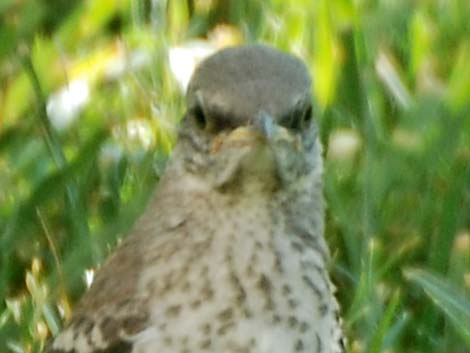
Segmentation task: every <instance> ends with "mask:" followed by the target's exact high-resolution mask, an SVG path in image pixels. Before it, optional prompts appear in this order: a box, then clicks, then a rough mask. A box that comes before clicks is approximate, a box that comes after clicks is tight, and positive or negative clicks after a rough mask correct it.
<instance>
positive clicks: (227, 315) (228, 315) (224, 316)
mask: <svg viewBox="0 0 470 353" xmlns="http://www.w3.org/2000/svg"><path fill="white" fill-rule="evenodd" d="M232 317H233V309H232V308H227V309H225V310H223V311H221V312H220V313H219V314H218V315H217V318H218V319H219V320H222V321H227V320H230V319H232Z"/></svg>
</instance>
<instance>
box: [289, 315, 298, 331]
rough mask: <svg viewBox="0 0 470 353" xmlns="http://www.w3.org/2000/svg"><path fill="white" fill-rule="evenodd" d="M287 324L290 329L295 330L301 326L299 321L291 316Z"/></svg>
mask: <svg viewBox="0 0 470 353" xmlns="http://www.w3.org/2000/svg"><path fill="white" fill-rule="evenodd" d="M287 324H288V325H289V327H290V328H294V327H296V326H297V325H298V324H299V320H297V318H296V317H295V316H289V318H288V319H287Z"/></svg>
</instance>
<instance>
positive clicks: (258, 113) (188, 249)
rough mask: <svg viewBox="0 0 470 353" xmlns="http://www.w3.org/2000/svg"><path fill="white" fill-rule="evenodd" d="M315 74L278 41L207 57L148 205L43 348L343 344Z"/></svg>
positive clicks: (267, 348) (153, 351) (217, 352)
mask: <svg viewBox="0 0 470 353" xmlns="http://www.w3.org/2000/svg"><path fill="white" fill-rule="evenodd" d="M312 82H313V80H312V78H311V76H310V73H309V71H308V69H307V66H306V65H305V63H304V62H303V61H302V60H301V59H300V58H298V57H297V56H294V55H292V54H290V53H287V52H283V51H281V50H279V49H276V48H274V47H272V46H269V45H266V44H245V45H239V46H234V47H228V48H224V49H221V50H219V51H218V52H216V53H214V54H213V55H211V56H209V57H208V58H206V59H204V60H203V61H202V62H201V63H200V64H199V66H198V67H197V68H196V70H195V72H194V74H193V76H192V78H191V80H190V83H189V85H188V88H187V90H186V110H185V114H184V117H183V118H182V122H181V124H180V127H179V130H178V137H177V142H176V143H175V147H174V149H173V151H172V153H171V156H170V157H169V160H168V163H167V166H166V169H165V171H164V173H163V175H162V177H161V179H160V181H159V183H158V186H157V187H156V190H155V192H154V194H153V195H152V196H151V198H150V201H149V203H148V205H147V207H146V209H145V211H144V212H143V214H142V216H141V217H140V218H139V219H138V220H137V221H136V223H135V225H134V226H133V228H132V230H131V231H130V234H129V235H128V236H127V237H126V238H125V239H124V240H123V241H122V242H121V243H120V244H119V245H118V247H117V248H116V250H115V251H114V252H113V253H112V255H111V256H110V257H109V259H108V260H107V261H106V262H105V263H104V264H103V265H102V267H101V268H100V269H99V270H97V273H96V275H95V280H94V282H93V283H92V285H91V287H90V288H89V290H88V291H87V292H86V293H85V294H84V296H83V297H82V298H81V300H80V301H79V302H78V303H77V305H76V307H75V308H74V310H73V313H72V316H71V319H70V321H69V322H68V324H66V326H65V327H64V329H63V330H62V331H61V332H60V333H59V334H58V335H57V336H56V337H55V338H54V339H53V340H52V341H51V342H50V344H49V345H48V347H46V350H45V352H47V353H92V352H93V353H291V352H292V353H294V352H295V353H301V352H306V353H340V352H345V338H344V333H343V330H342V324H341V318H340V308H339V304H338V302H337V300H336V298H335V292H336V288H335V286H334V284H333V283H332V281H331V278H330V275H329V268H330V264H331V261H332V260H331V255H330V251H329V248H328V246H327V243H326V240H325V237H324V213H325V200H324V196H323V181H322V179H323V158H322V145H321V142H320V137H319V129H318V122H317V121H316V114H315V113H316V110H315V109H314V105H313V103H312V101H313V99H312V88H311V87H312Z"/></svg>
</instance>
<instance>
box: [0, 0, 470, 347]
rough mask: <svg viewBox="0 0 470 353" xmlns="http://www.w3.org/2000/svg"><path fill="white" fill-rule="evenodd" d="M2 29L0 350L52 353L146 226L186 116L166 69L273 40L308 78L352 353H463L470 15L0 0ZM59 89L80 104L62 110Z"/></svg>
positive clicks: (311, 6) (316, 5) (457, 5)
mask: <svg viewBox="0 0 470 353" xmlns="http://www.w3.org/2000/svg"><path fill="white" fill-rule="evenodd" d="M0 16H1V17H0V18H1V21H0V38H1V39H0V78H1V80H0V82H2V89H1V93H0V170H2V173H0V249H1V250H2V251H1V255H0V351H1V352H28V353H29V352H41V350H42V348H43V345H44V343H45V341H46V339H47V338H48V337H49V336H50V335H54V334H56V333H57V332H58V330H59V329H60V327H61V326H62V322H63V321H64V319H66V318H67V317H69V316H70V311H71V307H73V304H74V303H75V302H76V301H77V300H78V298H79V297H80V295H81V294H82V293H83V291H84V290H85V289H86V281H85V273H88V274H91V273H92V272H93V269H95V268H96V267H97V266H98V265H99V264H100V263H102V262H103V260H104V259H105V258H106V257H107V255H108V254H109V253H110V251H111V250H112V248H113V246H114V245H115V244H116V243H117V241H118V240H119V239H120V238H122V237H123V236H125V234H126V232H127V231H128V230H129V228H130V226H131V225H132V223H133V222H134V221H135V219H136V217H137V216H138V215H139V214H140V212H141V210H142V209H143V207H144V205H145V202H146V200H147V198H148V195H149V194H150V190H152V189H153V187H154V186H155V184H156V183H157V182H158V175H159V174H160V173H161V170H162V169H163V167H164V163H165V160H166V158H167V156H168V153H169V151H170V150H171V147H172V144H173V141H174V136H175V130H176V126H177V123H178V120H179V118H180V117H181V115H182V113H183V99H182V98H183V97H182V94H181V90H180V88H179V83H178V81H177V80H176V79H175V77H174V75H172V73H171V65H170V64H172V63H171V62H170V61H169V56H168V53H169V51H170V50H171V49H174V48H175V47H176V46H178V45H182V44H184V43H187V42H188V41H191V40H193V39H194V38H202V39H203V41H204V45H205V46H208V45H210V46H214V47H218V46H222V45H224V44H229V43H237V42H239V41H243V42H252V41H263V42H267V43H270V44H272V45H274V46H277V47H279V48H281V49H284V50H287V51H290V52H293V53H296V54H297V55H299V56H301V57H302V58H304V60H305V61H306V63H307V65H308V66H309V68H310V69H311V72H312V73H313V75H314V78H315V85H314V91H315V96H314V97H313V98H314V99H315V101H316V106H317V109H316V115H317V119H318V120H319V123H320V126H321V131H322V140H323V142H324V145H325V151H326V153H325V158H326V174H325V193H326V197H327V199H328V205H329V208H328V214H327V234H326V236H327V240H328V242H329V244H330V247H331V249H332V253H333V256H334V263H335V265H334V267H333V268H332V273H333V277H334V279H335V282H336V284H337V287H338V296H339V299H340V302H341V303H342V308H343V316H344V319H345V328H346V332H347V335H348V337H349V346H350V347H349V351H350V352H353V353H355V352H369V353H373V352H413V353H414V352H423V353H424V352H426V353H432V352H439V353H441V352H444V353H445V352H449V353H460V352H462V353H463V352H470V84H469V82H470V66H468V62H470V40H469V39H468V38H470V25H469V22H468V18H469V16H470V5H469V3H468V1H466V0H453V1H448V2H446V3H445V4H444V3H443V2H439V1H427V2H409V1H404V0H399V1H394V2H392V1H372V0H369V1H352V0H330V1H326V0H319V1H316V2H313V3H311V2H310V1H305V0H295V1H291V2H289V3H288V4H287V3H286V2H282V1H276V0H271V1H237V2H235V1H222V0H219V1H217V0H214V1H168V2H163V1H162V2H150V1H138V0H125V1H120V2H114V1H86V2H82V1H67V2H64V1H62V0H54V1H51V2H47V4H46V2H43V1H36V0H22V1H10V0H7V1H4V2H2V4H1V5H0ZM198 45H199V46H200V44H198ZM189 53H190V54H188V55H186V58H188V57H189V58H191V55H194V50H189ZM173 64H174V63H173ZM186 65H188V63H186ZM110 68H113V70H111V69H110ZM67 84H69V85H70V86H69V87H76V90H77V91H76V92H75V95H74V96H73V97H75V99H76V97H77V96H78V97H82V100H81V101H73V100H72V101H70V100H69V101H67V104H65V106H60V105H59V108H56V110H55V111H54V110H51V108H50V102H51V100H53V97H59V96H60V90H61V88H63V87H65V86H66V85H67ZM62 97H64V96H62ZM65 97H66V98H67V96H66V95H65ZM66 98H62V99H66ZM69 99H70V98H69ZM62 101H63V100H62ZM57 102H61V100H60V99H58V100H57ZM48 103H49V108H48V106H47V104H48ZM70 107H72V108H73V109H72V110H71V111H68V110H67V108H70ZM57 109H58V110H57ZM61 109H62V110H61ZM57 111H58V112H59V113H57ZM54 114H55V115H54ZM49 118H50V119H49ZM65 118H69V119H70V121H69V122H67V121H66V120H65ZM54 119H58V120H54ZM51 121H52V123H51Z"/></svg>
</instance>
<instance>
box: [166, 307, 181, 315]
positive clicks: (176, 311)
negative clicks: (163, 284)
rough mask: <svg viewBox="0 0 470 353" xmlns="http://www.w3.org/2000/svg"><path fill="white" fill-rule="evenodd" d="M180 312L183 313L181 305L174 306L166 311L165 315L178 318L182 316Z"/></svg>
mask: <svg viewBox="0 0 470 353" xmlns="http://www.w3.org/2000/svg"><path fill="white" fill-rule="evenodd" d="M180 312H181V305H172V306H169V307H168V308H167V309H166V311H165V314H166V315H167V316H169V317H176V316H178V315H179V314H180Z"/></svg>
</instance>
